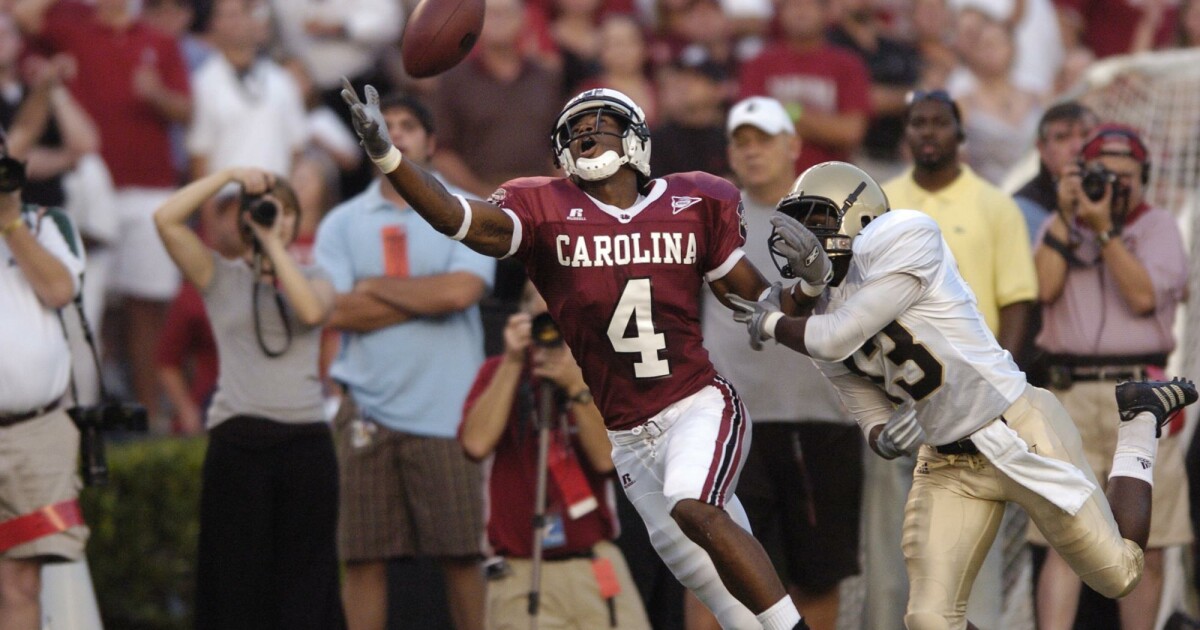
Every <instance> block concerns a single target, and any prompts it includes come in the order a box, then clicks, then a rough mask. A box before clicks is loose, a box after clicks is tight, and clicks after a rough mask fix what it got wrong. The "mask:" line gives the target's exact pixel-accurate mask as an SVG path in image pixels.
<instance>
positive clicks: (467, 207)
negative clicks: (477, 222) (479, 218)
mask: <svg viewBox="0 0 1200 630" xmlns="http://www.w3.org/2000/svg"><path fill="white" fill-rule="evenodd" d="M454 196H455V197H457V198H458V203H460V204H462V209H463V222H462V225H460V226H458V231H457V232H455V233H454V236H451V237H450V238H451V239H453V240H456V241H461V240H463V239H464V238H467V230H470V229H471V216H472V213H471V204H469V203H467V200H466V198H464V197H463V196H462V195H454Z"/></svg>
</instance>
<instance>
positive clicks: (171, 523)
mask: <svg viewBox="0 0 1200 630" xmlns="http://www.w3.org/2000/svg"><path fill="white" fill-rule="evenodd" d="M206 444H207V440H206V439H205V438H192V439H178V438H155V439H138V440H130V441H124V442H116V441H112V442H111V443H110V444H109V446H108V468H109V473H108V476H109V480H108V485H107V486H103V487H99V488H87V489H85V490H84V492H83V494H82V496H81V498H80V503H81V505H82V508H83V515H84V518H85V519H86V520H87V523H88V525H89V526H90V527H91V529H92V535H91V539H90V540H89V542H88V564H89V565H90V567H91V572H92V582H93V584H94V585H95V588H96V598H97V600H98V601H99V605H100V616H101V617H102V619H103V621H104V625H105V627H107V628H121V629H122V630H173V629H176V628H178V629H180V630H182V629H184V628H191V627H192V611H193V608H194V597H195V585H196V539H197V534H198V533H199V531H200V521H199V509H200V472H201V467H202V465H203V462H204V451H205V447H206Z"/></svg>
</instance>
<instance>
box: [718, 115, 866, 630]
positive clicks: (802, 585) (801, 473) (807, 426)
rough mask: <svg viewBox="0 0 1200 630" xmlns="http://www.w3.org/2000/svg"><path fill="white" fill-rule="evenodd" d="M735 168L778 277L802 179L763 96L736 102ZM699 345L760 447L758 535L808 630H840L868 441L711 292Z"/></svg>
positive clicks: (806, 375)
mask: <svg viewBox="0 0 1200 630" xmlns="http://www.w3.org/2000/svg"><path fill="white" fill-rule="evenodd" d="M726 129H727V130H728V131H727V133H728V134H729V163H730V164H731V165H732V166H733V172H734V174H735V175H737V178H738V181H739V182H740V183H741V186H742V204H743V206H745V222H746V242H747V243H752V244H754V246H753V247H749V248H747V250H746V257H747V258H749V259H750V261H751V262H753V263H754V265H755V266H756V267H758V268H759V269H761V270H763V275H764V276H766V278H767V280H769V281H771V282H778V281H782V280H783V276H782V275H781V274H780V272H779V271H778V270H777V269H776V268H775V264H774V262H773V261H772V258H771V252H770V250H769V249H768V248H767V247H764V245H765V244H766V243H767V242H768V237H770V236H771V231H772V227H771V223H770V217H771V215H773V214H774V213H775V205H776V204H777V203H778V202H779V200H780V199H783V198H784V196H785V195H787V194H788V191H789V189H791V187H792V181H793V180H794V179H795V175H796V173H795V170H794V164H795V162H796V154H797V153H799V151H800V139H799V138H797V137H796V132H795V127H794V126H793V125H792V121H791V118H789V117H788V115H787V112H786V111H785V110H784V109H783V106H782V105H781V104H780V103H779V102H778V101H776V100H774V99H770V98H767V97H763V96H755V97H750V98H749V99H746V100H744V101H741V102H740V103H738V104H737V105H734V107H733V109H732V110H731V111H730V113H729V121H728V123H727V125H726ZM703 314H704V316H703V318H702V320H701V321H702V323H703V330H704V344H705V346H706V347H707V348H708V350H709V354H710V355H711V356H712V357H713V365H715V366H717V369H719V370H721V373H722V374H727V375H729V379H730V380H731V381H732V382H733V384H734V386H736V387H737V388H738V391H740V392H744V394H745V400H746V410H747V411H749V412H750V417H752V418H754V432H755V436H754V437H755V439H754V441H753V442H752V443H751V444H750V453H749V454H748V455H747V456H746V467H745V468H744V469H743V470H742V478H741V480H740V481H739V482H738V496H739V497H740V498H741V499H742V505H744V506H745V508H746V515H747V516H748V517H749V518H750V527H751V531H753V532H754V535H755V537H757V538H758V539H759V540H760V541H762V543H763V547H764V548H766V549H767V551H768V552H769V553H772V560H773V563H774V565H775V567H776V568H777V569H778V571H779V573H780V579H782V580H783V583H784V584H785V585H787V587H788V592H789V593H790V594H791V596H792V599H793V600H794V601H795V602H796V607H797V608H799V609H800V610H802V611H804V619H805V621H806V622H807V623H808V625H809V627H810V628H813V630H834V629H835V628H836V627H837V620H838V585H839V584H840V583H841V581H842V579H843V578H846V577H849V576H851V575H855V574H857V573H858V520H859V519H858V515H859V502H860V500H861V498H862V438H861V437H860V435H859V431H858V427H857V425H855V424H854V423H853V421H851V420H850V418H849V417H847V415H846V411H845V408H844V407H843V406H842V403H841V400H840V399H839V398H838V396H837V391H835V390H834V389H833V386H832V385H830V384H829V381H828V379H826V378H825V377H824V375H822V374H821V372H820V370H818V369H817V367H816V366H815V365H813V362H812V361H811V360H810V359H808V358H806V357H803V356H800V355H799V354H797V353H795V352H790V351H789V350H787V349H786V348H782V347H769V348H764V349H763V351H762V352H754V351H753V350H751V349H750V347H749V346H747V345H746V331H745V326H743V325H742V324H739V323H737V322H735V321H733V319H732V318H730V317H729V316H728V314H727V313H726V312H725V309H724V308H723V307H722V306H721V304H720V303H719V302H717V299H716V297H714V296H713V295H712V294H711V293H709V292H706V293H705V300H704V310H703Z"/></svg>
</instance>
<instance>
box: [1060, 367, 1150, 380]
mask: <svg viewBox="0 0 1200 630" xmlns="http://www.w3.org/2000/svg"><path fill="white" fill-rule="evenodd" d="M1070 371H1071V380H1073V381H1141V380H1145V379H1146V366H1144V365H1090V366H1083V367H1073V368H1070Z"/></svg>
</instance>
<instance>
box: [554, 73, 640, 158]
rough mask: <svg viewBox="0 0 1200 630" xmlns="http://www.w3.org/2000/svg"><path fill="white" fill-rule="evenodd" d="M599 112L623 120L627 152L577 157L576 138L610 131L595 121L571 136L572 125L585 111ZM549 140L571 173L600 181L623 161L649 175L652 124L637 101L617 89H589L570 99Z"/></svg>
mask: <svg viewBox="0 0 1200 630" xmlns="http://www.w3.org/2000/svg"><path fill="white" fill-rule="evenodd" d="M600 114H609V115H612V116H614V117H616V118H617V119H618V120H620V121H621V122H622V123H623V124H624V126H625V128H624V129H623V130H622V131H621V136H620V137H621V144H622V147H623V148H624V153H625V155H620V156H618V155H617V153H616V151H605V152H604V154H603V155H601V156H599V157H594V158H579V159H575V158H574V157H572V156H571V148H570V146H571V142H572V141H573V140H579V139H580V138H586V137H588V136H593V135H596V134H599V133H607V132H599V131H596V129H597V128H598V125H596V124H593V125H592V128H591V129H590V130H588V131H586V132H584V133H581V134H579V135H577V136H572V135H571V127H572V126H573V125H574V124H575V123H576V122H578V121H579V119H580V118H581V117H582V116H584V115H588V116H592V115H594V116H595V117H596V120H597V121H599V117H600ZM550 143H551V145H552V146H553V147H554V163H555V165H556V166H559V167H561V168H562V169H563V170H564V171H566V172H567V174H568V175H578V176H579V177H580V178H581V179H585V180H587V181H597V180H601V179H606V178H608V177H611V176H612V175H613V174H614V173H616V172H617V169H619V168H621V166H622V165H623V164H628V165H630V166H632V167H633V168H634V169H635V170H637V172H639V173H641V174H642V175H643V176H644V177H650V128H649V127H647V126H646V114H644V113H643V112H642V108H641V107H638V106H637V103H634V102H633V100H632V99H630V98H629V97H628V96H625V95H624V94H622V93H620V92H618V91H616V90H610V89H608V88H598V89H595V90H588V91H586V92H583V93H581V94H579V95H578V96H576V97H575V98H573V99H571V100H569V101H567V105H566V107H563V110H562V112H560V113H559V115H558V120H557V121H556V122H555V123H554V131H553V132H551V134H550Z"/></svg>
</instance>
